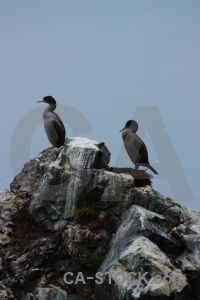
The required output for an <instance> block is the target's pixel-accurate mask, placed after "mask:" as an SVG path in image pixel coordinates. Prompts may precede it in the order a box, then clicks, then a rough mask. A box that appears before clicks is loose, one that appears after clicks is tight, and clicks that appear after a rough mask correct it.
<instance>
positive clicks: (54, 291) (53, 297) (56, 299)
mask: <svg viewBox="0 0 200 300" xmlns="http://www.w3.org/2000/svg"><path fill="white" fill-rule="evenodd" d="M33 300H67V292H66V291H64V290H62V289H60V288H58V287H53V288H51V287H50V288H37V289H35V291H34V293H33Z"/></svg>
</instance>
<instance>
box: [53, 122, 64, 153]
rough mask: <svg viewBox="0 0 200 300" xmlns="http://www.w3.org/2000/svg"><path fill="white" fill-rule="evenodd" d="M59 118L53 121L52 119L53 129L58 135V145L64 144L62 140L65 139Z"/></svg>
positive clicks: (62, 125)
mask: <svg viewBox="0 0 200 300" xmlns="http://www.w3.org/2000/svg"><path fill="white" fill-rule="evenodd" d="M59 119H60V118H59ZM59 119H58V120H57V119H54V121H53V125H54V128H55V131H56V133H57V135H58V140H57V146H58V147H60V146H62V145H63V144H64V141H65V127H64V124H63V122H62V121H61V120H59Z"/></svg>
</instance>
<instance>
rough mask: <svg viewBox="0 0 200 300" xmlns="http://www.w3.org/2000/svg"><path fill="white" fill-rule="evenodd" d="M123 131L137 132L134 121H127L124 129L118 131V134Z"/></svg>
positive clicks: (136, 125)
mask: <svg viewBox="0 0 200 300" xmlns="http://www.w3.org/2000/svg"><path fill="white" fill-rule="evenodd" d="M124 129H132V130H133V131H134V132H136V131H137V130H138V123H137V122H136V121H135V120H129V121H127V122H126V124H125V126H124V128H122V130H120V132H121V131H123V130H124Z"/></svg>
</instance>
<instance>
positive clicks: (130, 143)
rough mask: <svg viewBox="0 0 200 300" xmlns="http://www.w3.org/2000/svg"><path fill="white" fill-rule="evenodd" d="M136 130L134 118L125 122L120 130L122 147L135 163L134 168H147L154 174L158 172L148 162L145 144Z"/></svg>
mask: <svg viewBox="0 0 200 300" xmlns="http://www.w3.org/2000/svg"><path fill="white" fill-rule="evenodd" d="M137 130H138V123H137V122H136V121H134V120H129V121H128V122H126V125H125V127H124V128H123V129H122V130H120V132H121V131H122V138H123V141H124V147H125V149H126V151H127V153H128V155H129V157H130V159H131V161H132V162H133V163H134V164H135V169H136V170H138V169H139V166H140V165H141V166H143V167H147V168H149V169H150V170H151V171H152V172H153V173H154V174H158V172H157V171H156V170H155V169H154V168H153V167H152V166H151V165H150V164H149V160H148V152H147V148H146V146H145V144H144V143H143V141H142V140H141V138H140V137H139V136H138V135H137V134H136V132H137Z"/></svg>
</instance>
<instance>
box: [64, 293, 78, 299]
mask: <svg viewBox="0 0 200 300" xmlns="http://www.w3.org/2000/svg"><path fill="white" fill-rule="evenodd" d="M67 300H79V298H78V297H77V296H76V295H72V294H71V295H69V296H68V297H67Z"/></svg>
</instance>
